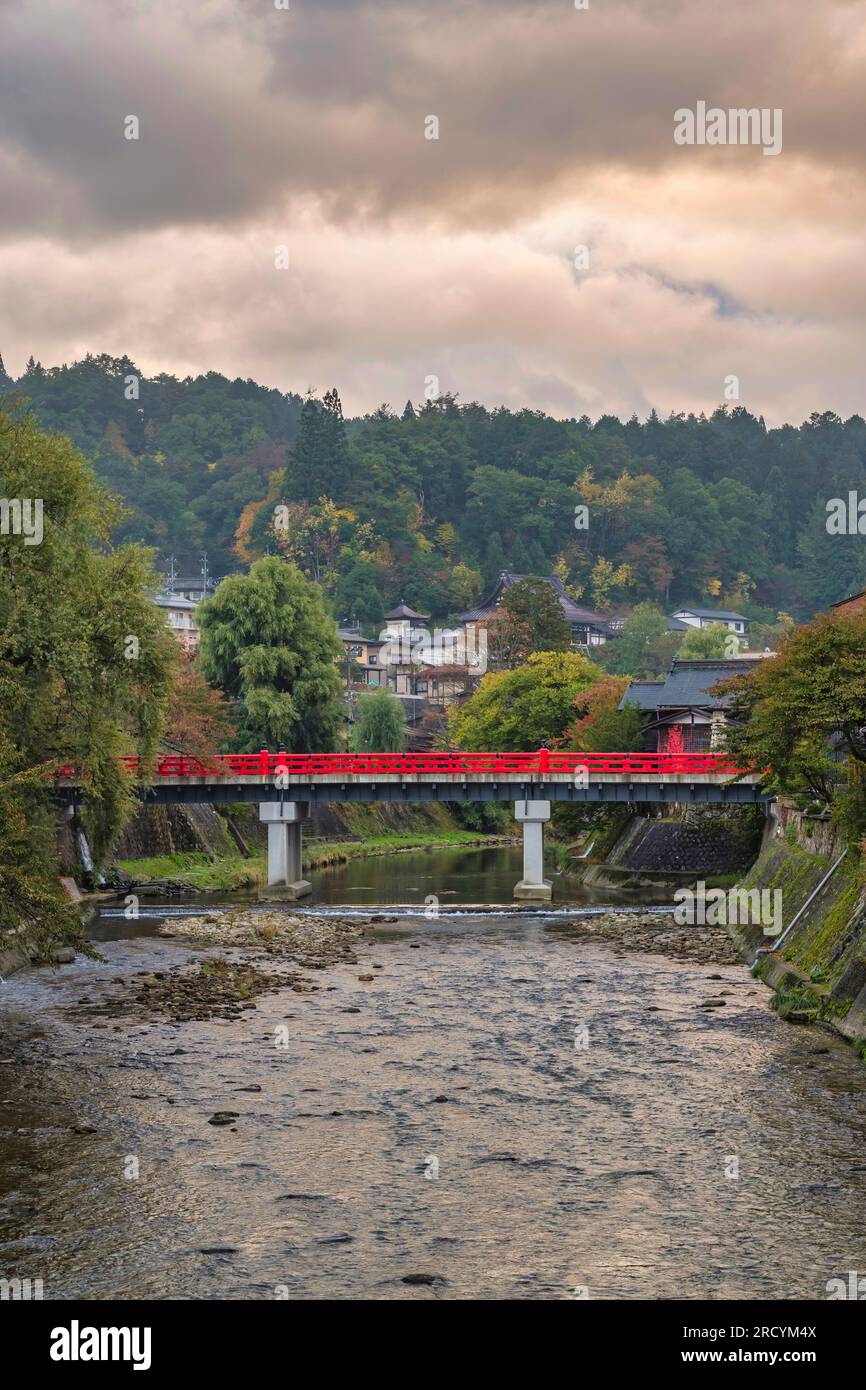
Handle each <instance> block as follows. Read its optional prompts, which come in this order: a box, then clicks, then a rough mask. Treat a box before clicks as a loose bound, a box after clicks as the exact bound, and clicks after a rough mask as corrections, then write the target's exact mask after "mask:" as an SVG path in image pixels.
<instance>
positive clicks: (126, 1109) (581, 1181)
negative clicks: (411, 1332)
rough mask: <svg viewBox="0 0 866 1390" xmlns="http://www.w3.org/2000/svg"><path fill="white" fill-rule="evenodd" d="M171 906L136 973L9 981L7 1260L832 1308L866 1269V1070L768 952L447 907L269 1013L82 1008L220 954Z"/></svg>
mask: <svg viewBox="0 0 866 1390" xmlns="http://www.w3.org/2000/svg"><path fill="white" fill-rule="evenodd" d="M435 858H436V856H435V855H433V856H429V859H430V860H435ZM369 862H370V863H371V864H372V863H375V865H376V872H377V873H378V874H380V875H381V873H382V869H381V866H382V864H383V863H384V862H385V861H381V860H380V861H369ZM392 862H393V861H392ZM355 867H356V868H357V867H358V866H355ZM435 868H436V866H435V864H434V865H433V869H434V871H435ZM439 879H440V883H441V881H442V875H441V874H440V875H439ZM355 886H356V887H357V886H363V885H355ZM431 891H432V890H431ZM322 896H327V894H326V893H323V894H322ZM423 896H424V895H423V894H422V901H423ZM470 897H471V895H470ZM377 898H378V900H379V901H388V894H387V892H385V891H383V890H382V885H381V881H380V883H379V889H378V894H377ZM403 901H404V902H405V901H406V898H405V897H404V898H403ZM181 910H183V909H181ZM154 911H155V914H156V915H154V916H152V917H148V918H146V919H144V920H143V921H140V922H138V923H135V924H132V923H129V924H126V923H124V921H123V919H122V918H118V916H117V915H114V916H109V917H106V918H105V920H104V922H103V925H102V931H101V933H100V934H101V935H102V936H104V937H108V938H110V937H112V936H118V935H120V939H114V940H112V939H108V940H104V941H103V942H102V943H101V946H100V949H101V950H102V952H103V953H104V955H105V957H106V961H105V963H104V964H99V963H96V962H92V961H81V960H79V961H78V962H76V964H75V965H73V966H67V967H64V968H63V969H61V970H59V971H58V972H57V973H56V974H54V975H51V974H49V973H48V972H45V971H39V972H25V973H22V974H19V975H16V976H13V977H12V978H11V979H9V980H7V981H6V982H5V983H4V984H3V985H2V987H0V1028H2V1032H3V1045H2V1048H0V1054H2V1058H6V1057H9V1056H14V1057H16V1058H18V1059H19V1060H20V1062H21V1065H20V1066H10V1065H8V1064H6V1063H5V1062H4V1064H3V1065H0V1101H2V1105H0V1275H4V1276H6V1277H13V1276H15V1275H18V1276H20V1277H30V1278H41V1279H42V1280H43V1284H44V1291H45V1297H46V1298H65V1297H85V1298H96V1299H99V1298H112V1297H120V1298H133V1297H144V1298H165V1297H168V1298H195V1299H208V1298H237V1299H249V1298H253V1299H256V1298H265V1299H268V1298H271V1299H273V1298H278V1297H286V1296H288V1297H290V1298H301V1299H303V1298H317V1297H334V1298H373V1299H392V1298H398V1299H418V1298H421V1299H429V1298H485V1299H496V1298H522V1299H537V1298H553V1299H563V1298H574V1297H577V1296H581V1294H580V1291H581V1290H584V1289H585V1290H586V1291H587V1292H588V1296H589V1297H590V1298H605V1299H632V1298H670V1297H673V1298H681V1299H699V1298H711V1299H717V1298H729V1297H747V1298H755V1299H764V1298H771V1297H781V1298H788V1299H802V1298H816V1297H817V1298H820V1297H824V1296H826V1295H825V1285H826V1282H827V1280H828V1279H831V1278H833V1277H836V1276H837V1275H845V1274H846V1273H847V1271H849V1270H860V1271H861V1272H862V1271H863V1270H866V1230H864V1227H866V1223H864V1221H863V1220H862V1215H863V1212H864V1210H866V1068H864V1066H863V1064H862V1063H861V1062H859V1061H858V1060H857V1058H856V1057H855V1056H854V1055H853V1053H852V1052H851V1051H849V1050H848V1049H847V1048H846V1047H844V1046H843V1045H842V1044H840V1043H837V1042H836V1041H834V1040H833V1039H830V1038H828V1037H827V1036H826V1035H824V1034H822V1033H820V1032H817V1031H813V1030H810V1029H802V1028H797V1027H793V1026H791V1025H788V1024H785V1023H783V1022H782V1021H780V1020H779V1019H778V1018H777V1017H776V1015H775V1014H774V1013H772V1012H771V1011H770V1009H769V1007H768V999H769V994H768V992H767V990H766V989H765V988H764V986H762V985H761V984H759V983H756V982H755V981H754V980H753V979H752V978H751V976H750V975H749V973H748V972H747V970H746V969H745V968H743V967H740V966H709V967H708V966H706V965H686V964H677V963H674V962H672V961H670V960H667V959H665V958H664V957H661V956H650V955H640V954H624V953H620V952H618V950H617V948H616V946H615V944H610V943H607V944H605V943H601V942H599V943H593V942H591V941H587V940H586V938H585V936H583V935H581V934H579V933H577V932H576V931H575V930H574V929H573V928H571V927H570V926H569V925H567V924H566V923H564V922H563V921H562V920H561V918H558V917H557V916H556V915H552V916H548V917H545V916H543V915H538V914H527V913H521V914H519V915H512V916H504V915H500V916H496V915H486V916H477V915H472V914H461V915H455V916H440V917H438V918H435V919H428V918H425V917H424V916H423V915H422V913H418V915H416V916H415V917H414V918H413V919H412V925H411V926H401V927H399V928H398V927H393V926H388V925H384V926H382V927H380V928H376V929H375V930H374V931H373V932H372V933H371V934H370V935H369V936H367V937H364V938H362V939H361V940H360V941H359V942H358V950H357V954H358V958H359V964H357V965H352V966H348V965H346V966H340V967H339V968H335V969H333V970H329V971H323V972H321V974H320V976H319V978H318V979H317V981H316V982H317V983H318V984H319V985H320V991H319V992H318V993H315V994H297V993H293V992H291V991H290V990H288V989H287V990H284V991H280V992H279V993H276V994H272V995H266V996H263V997H261V998H260V999H259V1000H258V1001H257V1005H256V1007H255V1008H254V1009H252V1010H250V1011H248V1012H247V1013H246V1014H245V1015H244V1016H243V1017H242V1018H240V1019H237V1020H231V1021H219V1020H212V1021H209V1022H191V1023H185V1024H180V1025H171V1024H167V1023H146V1024H126V1023H123V1022H120V1023H118V1022H117V1021H116V1020H108V1022H107V1023H106V1024H105V1025H104V1026H102V1027H99V1028H94V1027H93V1025H92V1023H90V1024H89V1023H85V1022H84V1021H82V1020H75V1019H73V1018H71V1017H69V1016H68V1015H67V1014H66V1012H65V1010H66V1009H67V1008H68V1007H69V1006H71V1005H74V1004H76V1003H77V1002H78V1001H79V1000H80V999H85V998H91V999H93V998H97V997H99V993H100V990H101V989H102V988H103V982H104V981H107V980H109V979H111V978H112V977H117V976H121V975H127V974H128V973H130V972H134V971H136V970H147V971H151V970H154V969H160V968H167V967H170V966H171V965H172V964H174V963H177V962H178V961H185V960H188V959H189V958H190V956H191V955H193V954H195V952H194V950H193V949H192V948H191V947H189V946H188V945H184V944H182V943H178V942H176V941H170V940H163V939H159V938H155V937H154V936H152V935H149V934H148V933H149V932H151V931H152V930H153V928H154V926H155V924H156V922H157V920H158V915H159V910H154ZM132 927H134V928H135V930H136V932H137V934H136V935H130V929H131V928H132ZM121 934H122V935H121ZM374 963H378V964H381V965H382V966H383V967H384V968H383V969H382V970H377V971H376V972H375V979H374V980H373V982H372V983H362V982H360V981H359V979H358V976H359V974H361V973H365V971H366V970H367V969H368V968H369V967H370V966H372V964H374ZM720 977H721V978H720ZM722 995H723V996H724V998H725V1000H726V1004H725V1006H724V1007H723V1008H716V1009H712V1010H700V1009H699V1008H698V1007H697V1006H698V1005H700V1004H701V1003H702V1002H703V1001H704V1000H705V999H707V998H708V997H709V996H713V997H715V996H722ZM281 1025H285V1026H286V1028H287V1030H288V1032H287V1034H285V1035H284V1036H285V1037H287V1038H288V1046H286V1047H278V1046H276V1045H275V1037H276V1036H277V1034H276V1033H275V1030H278V1029H279V1028H280V1026H281ZM218 1110H234V1111H237V1112H239V1114H238V1119H237V1121H236V1122H235V1124H234V1125H232V1126H231V1127H215V1126H212V1125H210V1124H209V1123H208V1120H209V1118H210V1117H211V1116H212V1115H213V1114H214V1112H215V1111H218ZM75 1124H85V1125H91V1126H93V1127H94V1128H95V1130H96V1131H97V1132H96V1133H86V1134H80V1133H76V1132H74V1130H73V1128H72V1126H73V1125H75ZM136 1171H137V1174H138V1176H134V1174H135V1173H136ZM734 1172H737V1173H738V1175H737V1176H734V1175H733V1174H734ZM417 1275H425V1276H433V1277H435V1282H433V1283H425V1284H417V1283H414V1282H412V1283H405V1282H404V1280H406V1279H407V1278H411V1277H412V1276H417Z"/></svg>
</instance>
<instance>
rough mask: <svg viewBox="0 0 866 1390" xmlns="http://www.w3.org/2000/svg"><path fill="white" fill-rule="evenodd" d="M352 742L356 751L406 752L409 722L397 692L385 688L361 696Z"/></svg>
mask: <svg viewBox="0 0 866 1390" xmlns="http://www.w3.org/2000/svg"><path fill="white" fill-rule="evenodd" d="M351 742H352V748H353V749H354V751H355V752H356V753H400V752H402V751H403V749H404V748H405V747H406V721H405V719H404V718H403V709H402V706H401V704H400V701H399V700H398V699H397V697H396V695H392V694H391V692H390V690H385V689H384V688H383V689H382V690H371V691H370V692H368V693H366V694H364V695H362V696H361V698H360V700H359V701H358V718H357V719H356V720H355V727H354V729H353V730H352V740H351Z"/></svg>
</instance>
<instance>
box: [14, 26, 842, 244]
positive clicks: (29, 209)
mask: <svg viewBox="0 0 866 1390" xmlns="http://www.w3.org/2000/svg"><path fill="white" fill-rule="evenodd" d="M864 13H866V7H864V5H863V4H862V3H860V0H858V2H857V3H855V4H844V3H842V4H829V5H824V6H816V5H815V4H814V3H813V0H766V2H765V3H763V4H761V5H760V6H756V5H754V4H753V3H751V0H749V3H746V2H745V0H733V2H732V3H728V4H725V5H719V4H718V0H683V3H681V4H672V3H669V4H666V5H660V4H659V3H658V0H641V3H637V0H633V2H632V3H626V0H606V3H604V4H602V3H601V0H599V2H598V3H596V4H593V5H592V7H591V9H590V10H588V11H580V12H578V11H575V10H574V9H573V8H571V7H570V6H569V5H568V4H567V3H566V0H555V3H554V2H553V0H542V3H533V4H531V5H530V4H518V3H513V4H512V3H501V0H476V3H458V2H457V0H451V3H448V2H447V0H446V3H443V4H436V5H432V4H427V5H417V4H410V3H396V0H393V2H392V3H379V4H372V3H356V4H333V3H328V4H327V5H325V4H322V5H314V4H313V3H312V0H292V8H291V10H289V11H275V10H273V8H272V7H271V6H265V5H262V4H256V5H252V4H246V5H240V6H239V5H237V4H236V3H229V0H211V3H209V4H201V3H191V0H183V3H181V4H178V3H176V0H154V3H150V4H148V5H147V6H146V7H145V6H139V5H137V4H125V5H123V4H122V5H117V4H116V3H114V0H111V3H109V0H68V3H66V4H64V5H62V6H57V7H54V8H52V7H50V6H49V7H44V6H40V7H36V6H34V5H28V4H19V5H17V6H16V5H13V6H11V7H9V8H7V10H6V12H5V14H4V18H3V43H2V46H0V130H2V131H3V132H4V134H3V137H2V143H0V153H2V154H4V155H5V165H6V166H7V167H8V164H9V162H10V160H14V161H15V164H16V173H15V175H14V176H13V177H12V178H11V180H10V182H9V183H8V184H2V185H0V192H2V195H3V198H2V205H3V208H4V209H5V212H4V214H3V216H2V218H0V228H2V230H4V231H5V233H6V235H8V234H9V233H10V232H11V231H14V230H15V229H16V228H18V227H20V226H22V225H28V226H29V227H30V228H31V230H33V231H38V232H44V233H47V234H52V233H62V234H63V235H66V236H74V235H82V236H94V235H99V234H101V233H108V234H111V233H112V232H114V231H116V230H118V229H140V228H147V227H160V226H174V225H189V224H191V223H195V222H200V223H219V222H225V221H241V220H243V219H245V218H253V217H260V216H262V215H263V214H265V213H267V212H268V211H269V210H272V209H274V208H276V207H277V206H279V205H281V204H282V202H283V200H284V199H285V197H286V196H289V197H290V198H294V199H299V200H303V199H310V198H313V199H317V200H319V201H320V202H321V203H322V205H323V206H324V207H326V208H327V209H328V210H329V212H330V215H331V216H332V217H335V218H339V219H345V220H348V219H350V218H353V217H367V218H369V217H378V218H387V217H389V216H393V215H398V214H412V215H415V216H418V217H423V218H428V219H429V218H432V219H435V220H438V221H445V222H450V223H452V224H460V223H461V222H466V223H467V224H475V225H484V224H487V225H497V224H498V223H502V222H508V221H510V220H513V219H516V218H519V217H522V216H524V215H525V212H526V208H527V200H533V199H535V200H538V199H544V198H547V197H551V196H555V195H557V194H561V193H562V192H563V191H564V190H566V189H569V188H570V189H572V190H574V189H576V188H577V187H578V186H579V181H580V179H581V178H582V177H583V176H585V173H586V171H587V170H588V169H592V168H593V167H599V166H602V165H605V164H607V165H610V164H621V165H622V166H623V168H624V169H628V168H633V169H646V168H652V167H658V166H660V165H662V164H665V163H671V162H674V161H676V160H679V162H680V164H681V165H688V164H689V162H690V161H691V162H694V163H695V165H696V166H697V165H698V164H699V163H700V162H701V161H704V162H705V161H706V158H707V156H708V155H709V156H710V157H711V158H713V159H714V160H715V164H714V166H713V167H714V168H717V169H718V170H719V174H720V176H721V175H722V174H723V172H724V170H725V168H726V167H727V166H729V165H730V164H731V163H732V162H734V161H736V162H742V161H748V160H754V159H755V157H756V152H755V151H753V150H739V149H738V150H713V151H711V152H710V151H707V150H706V149H704V150H687V149H681V148H680V149H676V148H675V147H674V146H673V141H672V128H673V112H674V110H675V109H676V108H677V107H679V106H683V105H693V103H694V102H695V101H696V100H697V99H698V98H703V99H706V100H708V101H709V102H711V103H713V102H714V103H717V104H719V105H722V106H727V105H743V104H747V105H754V104H757V105H770V106H782V107H783V108H784V112H785V157H786V158H787V159H797V158H802V159H811V160H820V161H822V162H823V163H825V164H827V165H828V166H830V167H835V166H839V167H843V166H848V165H851V164H855V163H857V162H859V161H860V160H862V155H863V146H862V137H861V134H860V132H861V130H862V129H863V128H864V116H866V110H864V107H866V97H864V91H866V84H864V81H863V78H864V75H866V74H864V68H866V62H864V59H863V57H862V54H863V48H862V46H860V47H859V48H858V46H857V45H855V44H854V43H851V44H847V45H846V44H845V43H840V41H839V30H838V25H839V24H841V23H843V22H844V23H847V24H848V25H849V26H850V25H851V23H852V21H853V19H854V18H855V17H859V18H860V19H861V20H862V18H863V16H864ZM130 113H132V114H136V115H138V116H139V117H140V119H141V123H142V137H141V140H140V141H139V142H132V141H126V140H124V139H123V132H122V122H123V117H124V116H125V115H127V114H130ZM430 113H433V114H436V115H438V116H439V117H440V120H441V126H442V130H441V139H440V140H439V141H438V142H434V141H425V140H424V139H423V129H422V126H423V119H424V116H425V115H427V114H430ZM2 167H3V165H0V169H2ZM55 184H56V185H58V187H59V189H60V190H65V191H64V193H63V196H62V197H61V196H60V193H59V192H58V191H56V190H53V188H52V186H53V185H55ZM16 206H17V208H18V213H17V215H16V211H15V209H16Z"/></svg>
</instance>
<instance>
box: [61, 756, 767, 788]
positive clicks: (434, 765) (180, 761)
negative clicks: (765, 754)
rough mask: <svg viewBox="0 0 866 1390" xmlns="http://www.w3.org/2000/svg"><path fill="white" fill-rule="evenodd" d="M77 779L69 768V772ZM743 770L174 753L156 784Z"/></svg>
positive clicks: (729, 767) (689, 763)
mask: <svg viewBox="0 0 866 1390" xmlns="http://www.w3.org/2000/svg"><path fill="white" fill-rule="evenodd" d="M121 763H122V764H123V766H124V767H125V769H126V771H127V772H128V773H129V775H130V776H131V777H135V776H137V775H139V774H140V772H141V764H140V761H139V759H138V758H136V757H124V758H121ZM64 771H65V772H67V773H68V772H69V771H70V770H69V769H64ZM747 771H748V769H745V768H740V767H738V766H737V765H736V764H735V763H733V762H732V761H731V760H730V759H729V758H727V757H726V756H725V755H724V754H722V753H554V752H551V751H550V750H548V749H546V748H541V749H539V750H538V751H537V752H535V753H285V752H278V753H271V752H268V751H267V749H262V750H261V751H260V752H258V753H221V754H218V755H215V756H214V757H212V758H208V759H207V760H206V761H202V760H201V759H199V758H187V757H183V756H181V755H180V754H171V755H167V756H165V757H162V758H157V760H156V762H155V763H154V765H153V768H152V774H153V776H154V777H156V778H167V779H171V780H178V779H181V778H185V777H239V778H244V777H273V776H276V775H279V774H282V775H283V776H286V775H287V776H288V777H290V778H291V777H329V776H345V777H353V776H359V777H371V776H377V775H378V776H383V777H389V776H391V777H393V776H398V777H399V776H402V777H415V776H428V777H429V776H440V777H448V778H452V777H462V778H466V779H471V778H473V777H476V776H484V777H488V776H491V775H493V776H495V775H496V774H501V775H502V776H507V777H515V776H525V777H545V776H547V775H552V776H562V775H566V776H572V777H577V776H578V775H579V774H581V773H583V772H585V775H586V776H587V777H589V778H592V777H593V776H602V775H604V774H617V775H620V776H622V775H628V774H630V773H633V774H636V775H643V776H658V777H662V778H664V777H668V776H688V775H691V776H694V777H706V776H728V777H734V776H737V775H738V774H739V773H742V772H747Z"/></svg>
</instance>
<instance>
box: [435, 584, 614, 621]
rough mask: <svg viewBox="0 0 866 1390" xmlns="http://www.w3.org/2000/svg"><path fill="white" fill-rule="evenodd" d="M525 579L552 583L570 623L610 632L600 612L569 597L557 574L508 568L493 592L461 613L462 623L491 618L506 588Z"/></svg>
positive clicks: (460, 619)
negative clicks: (513, 570)
mask: <svg viewBox="0 0 866 1390" xmlns="http://www.w3.org/2000/svg"><path fill="white" fill-rule="evenodd" d="M524 579H535V580H540V581H541V582H542V583H544V584H550V585H551V586H552V587H553V588H554V589H555V590H556V596H557V598H558V599H559V606H560V608H561V609H562V611H563V613H564V615H565V617H566V618H567V619H568V621H569V622H570V623H574V624H587V625H588V626H590V627H595V628H598V630H599V631H600V632H605V633H606V632H608V631H609V628H608V624H607V623H606V622H605V620H604V618H603V617H602V616H601V614H600V613H595V612H593V610H592V609H591V608H582V607H581V606H580V604H579V603H575V602H574V600H573V599H570V598H569V597H568V594H567V593H566V592H565V585H564V584H563V582H562V580H561V579H560V578H559V576H558V575H555V574H513V573H510V572H509V571H508V570H503V571H502V573H501V574H500V576H499V579H498V580H497V582H496V588H495V589H494V590H493V592H492V594H490V595H489V597H488V598H486V599H485V600H484V602H483V603H479V605H478V607H477V608H470V609H469V611H468V612H466V613H461V614H460V615H459V621H460V622H461V623H472V622H478V621H479V620H480V619H482V618H489V617H490V615H491V614H492V613H495V612H496V608H497V602H496V601H497V599H498V598H499V596H500V594H502V593H503V592H504V590H506V589H511V588H513V587H514V585H515V584H520V583H521V581H522V580H524Z"/></svg>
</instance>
